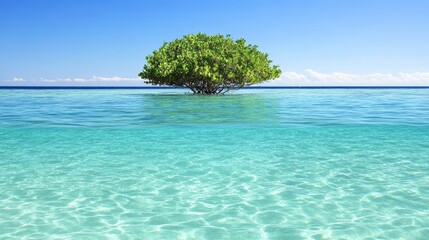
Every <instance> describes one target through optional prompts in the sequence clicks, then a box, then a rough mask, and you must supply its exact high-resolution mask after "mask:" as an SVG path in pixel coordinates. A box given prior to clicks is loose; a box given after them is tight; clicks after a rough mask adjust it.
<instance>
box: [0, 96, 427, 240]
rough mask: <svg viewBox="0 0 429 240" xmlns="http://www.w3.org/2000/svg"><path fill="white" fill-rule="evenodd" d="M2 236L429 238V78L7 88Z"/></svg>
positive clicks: (0, 147)
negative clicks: (362, 85)
mask: <svg viewBox="0 0 429 240" xmlns="http://www.w3.org/2000/svg"><path fill="white" fill-rule="evenodd" d="M0 169H1V173H0V239H79V240H80V239H245V240H249V239H428V237H429V89H248V90H241V91H238V92H235V93H234V94H231V95H226V96H193V95H188V94H186V90H183V89H172V90H169V89H163V90H157V89H149V90H144V89H135V90H133V89H126V90H19V89H15V90H0Z"/></svg>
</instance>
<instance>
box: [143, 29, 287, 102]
mask: <svg viewBox="0 0 429 240" xmlns="http://www.w3.org/2000/svg"><path fill="white" fill-rule="evenodd" d="M146 60H147V63H146V65H144V67H143V71H142V72H141V73H140V74H139V76H140V77H141V78H142V79H145V83H149V84H152V85H160V86H162V85H169V86H176V87H187V88H189V89H191V90H192V92H193V93H195V94H223V93H225V92H227V91H228V90H230V89H239V88H241V87H244V86H249V85H252V84H256V83H261V82H263V81H266V80H270V79H274V78H277V77H279V76H280V74H281V70H280V69H279V66H277V65H273V66H272V65H271V62H272V61H271V60H269V59H268V54H266V53H262V52H260V51H259V50H258V46H256V45H250V44H246V40H244V39H243V38H240V39H238V40H235V41H234V40H233V39H232V38H231V36H230V35H226V36H223V35H220V34H217V35H213V36H208V35H206V34H203V33H198V34H189V35H186V36H184V37H183V38H181V39H176V40H174V41H172V42H164V44H163V45H162V47H161V48H159V49H158V50H155V51H154V52H153V53H152V54H151V55H149V56H147V57H146Z"/></svg>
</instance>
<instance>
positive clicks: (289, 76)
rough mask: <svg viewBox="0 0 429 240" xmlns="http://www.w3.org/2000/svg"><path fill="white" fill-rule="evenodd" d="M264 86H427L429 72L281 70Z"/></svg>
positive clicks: (428, 84)
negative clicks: (366, 72)
mask: <svg viewBox="0 0 429 240" xmlns="http://www.w3.org/2000/svg"><path fill="white" fill-rule="evenodd" d="M262 85H265V86H268V85H269V86H429V72H414V73H397V74H393V73H370V74H350V73H342V72H333V73H322V72H318V71H315V70H313V69H306V70H305V71H304V72H302V73H299V72H283V73H282V75H281V76H280V78H278V79H275V80H273V81H269V82H266V83H264V84H262Z"/></svg>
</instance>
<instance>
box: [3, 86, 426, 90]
mask: <svg viewBox="0 0 429 240" xmlns="http://www.w3.org/2000/svg"><path fill="white" fill-rule="evenodd" d="M335 88H337V89H347V88H351V89H359V88H360V89H371V88H378V89H382V88H386V89H389V88H390V89H392V88H408V89H410V88H429V86H248V87H243V88H241V89H335ZM0 89H34V90H37V89H64V90H67V89H187V88H186V87H173V86H0ZM236 90H238V89H236Z"/></svg>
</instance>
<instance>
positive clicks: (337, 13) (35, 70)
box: [0, 0, 429, 86]
mask: <svg viewBox="0 0 429 240" xmlns="http://www.w3.org/2000/svg"><path fill="white" fill-rule="evenodd" d="M428 12H429V1H427V0H407V1H405V0H359V1H344V0H324V1H317V0H313V1H309V0H295V1H287V0H265V1H262V0H237V1H224V0H217V1H203V0H201V1H190V0H181V1H166V0H153V1H150V0H147V1H130V0H124V1H119V0H103V1H101V0H100V1H95V0H62V1H57V0H38V1H31V0H27V1H25V0H1V1H0V36H1V37H0V85H55V86H56V85H142V81H140V80H138V78H137V74H138V72H139V71H141V69H142V66H143V65H144V63H145V56H146V55H148V54H149V53H151V52H152V51H153V50H155V49H157V48H158V47H160V45H161V44H162V42H163V41H170V40H173V39H175V38H178V37H181V36H183V35H185V34H189V33H197V32H204V33H207V34H217V33H221V34H231V35H232V36H233V37H234V38H239V37H243V38H245V39H247V41H248V42H249V43H252V44H256V45H258V46H259V47H260V50H262V51H264V52H267V53H268V54H269V55H270V57H271V59H272V60H273V61H274V62H275V63H276V64H278V65H280V67H281V69H282V70H283V72H284V73H283V75H282V77H281V78H280V79H278V80H276V81H274V82H272V83H270V84H271V85H429V44H428V43H429V31H428V30H429V14H428Z"/></svg>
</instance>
